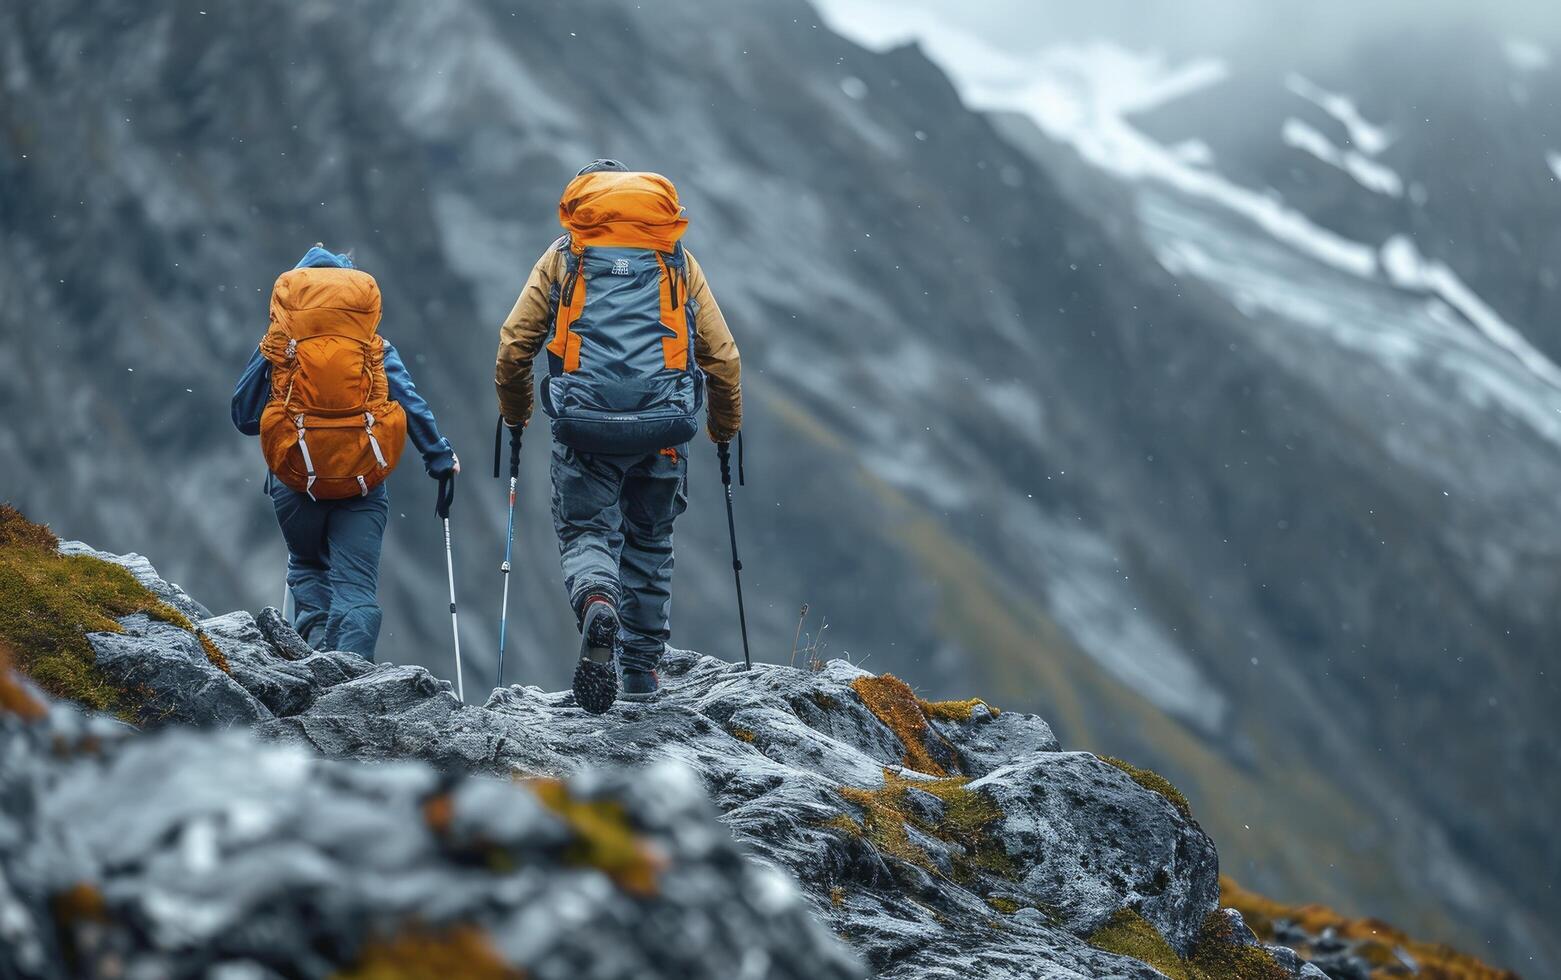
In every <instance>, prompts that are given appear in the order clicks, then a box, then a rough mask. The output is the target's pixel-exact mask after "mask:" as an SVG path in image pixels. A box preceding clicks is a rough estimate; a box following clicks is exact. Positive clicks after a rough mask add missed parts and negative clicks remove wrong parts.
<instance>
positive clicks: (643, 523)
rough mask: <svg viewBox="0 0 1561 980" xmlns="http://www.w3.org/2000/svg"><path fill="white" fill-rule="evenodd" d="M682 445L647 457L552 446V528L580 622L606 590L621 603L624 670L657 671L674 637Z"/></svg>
mask: <svg viewBox="0 0 1561 980" xmlns="http://www.w3.org/2000/svg"><path fill="white" fill-rule="evenodd" d="M687 477H688V460H687V458H686V456H685V454H684V452H683V449H682V447H679V448H678V449H677V450H676V451H675V452H673V451H670V450H662V451H660V452H654V453H647V454H645V455H643V456H609V455H605V454H602V453H581V452H576V451H575V450H573V449H570V448H568V447H566V446H562V445H559V444H558V443H554V444H553V527H554V529H555V530H556V531H557V532H558V553H559V558H560V561H561V563H562V565H563V568H564V588H565V589H567V590H568V592H569V602H570V604H571V605H572V606H573V607H574V610H575V617H576V620H577V621H578V619H579V616H580V614H581V605H582V604H583V603H584V602H585V600H586V598H587V597H588V596H590V595H591V594H592V593H601V594H603V595H606V596H607V597H608V598H610V599H612V600H613V601H614V602H616V603H617V605H618V616H619V620H620V622H621V623H622V628H621V630H620V632H619V637H618V638H619V641H620V643H621V644H622V647H623V656H622V661H623V666H624V667H626V668H630V669H635V670H651V669H653V668H654V667H655V666H656V662H657V661H658V660H659V659H660V657H661V652H662V650H663V649H665V647H666V644H667V640H668V639H669V638H670V637H671V636H672V631H671V629H670V627H669V625H668V623H669V617H670V616H671V612H672V522H673V521H675V520H676V519H677V516H678V515H679V514H681V513H683V511H684V510H685V509H686V508H687V507H688V497H687V494H686V490H687Z"/></svg>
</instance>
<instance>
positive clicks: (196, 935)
mask: <svg viewBox="0 0 1561 980" xmlns="http://www.w3.org/2000/svg"><path fill="white" fill-rule="evenodd" d="M54 743H55V739H54V733H53V732H52V731H51V730H50V729H49V726H48V723H47V722H45V723H41V724H38V725H33V726H23V725H21V724H20V723H19V722H17V721H16V720H14V719H7V718H0V746H3V747H4V749H3V755H0V759H3V762H0V780H3V782H0V789H3V790H4V792H3V794H0V799H3V800H5V804H4V808H3V809H0V935H3V936H4V938H5V939H6V942H5V943H4V944H3V945H0V976H7V977H13V976H14V977H28V978H56V977H59V978H63V977H66V976H72V977H98V976H101V977H107V976H129V977H137V976H203V975H204V976H217V977H224V978H230V980H247V978H251V977H255V978H267V977H272V976H278V975H282V976H323V975H327V974H330V973H334V972H339V971H342V970H345V969H349V968H351V967H352V966H353V965H354V964H355V963H357V962H358V961H359V958H360V957H361V956H362V955H363V953H364V951H365V949H366V947H367V944H369V943H371V942H373V941H374V937H396V936H403V937H410V938H411V939H412V940H413V941H417V942H421V943H428V942H437V941H440V940H441V939H447V938H448V937H449V936H451V935H461V933H459V932H452V930H467V932H466V933H465V935H467V936H469V937H471V939H470V941H471V942H473V943H475V944H477V945H479V946H481V947H484V948H486V950H487V951H488V952H487V953H486V955H488V956H491V957H493V958H495V959H497V960H500V961H502V962H503V963H505V964H506V965H507V966H509V967H511V968H514V969H516V970H519V971H523V972H524V975H526V976H529V977H537V978H544V980H545V978H559V980H562V978H574V977H581V978H602V980H606V978H614V977H622V976H641V977H663V976H666V977H671V976H677V977H691V978H710V980H716V978H728V977H732V976H735V975H740V974H741V972H742V971H743V970H744V969H747V970H750V971H755V972H752V975H754V976H766V977H778V978H795V980H837V978H838V980H846V978H860V977H862V976H863V975H864V970H863V968H862V967H861V966H860V965H858V964H857V963H856V961H855V960H854V959H853V958H852V957H851V956H850V954H849V953H847V952H846V951H845V950H844V949H843V947H841V946H840V945H839V944H838V943H837V942H836V941H835V940H834V939H833V938H832V937H831V936H830V935H829V934H828V932H827V931H826V930H825V929H824V928H823V927H822V926H821V925H819V924H818V923H817V922H816V921H814V919H813V918H812V916H811V915H810V914H809V912H808V909H807V905H806V903H805V902H804V900H803V898H802V896H801V895H800V894H799V893H798V892H797V890H796V888H795V887H794V886H793V885H791V884H790V883H789V882H788V881H787V880H786V879H785V878H783V877H782V876H780V875H779V874H777V873H776V872H775V871H773V870H771V869H766V868H763V867H760V866H757V865H755V864H753V863H752V862H750V861H748V860H747V859H746V858H745V857H744V856H743V854H742V852H741V851H740V850H739V848H738V847H737V846H736V845H735V844H734V843H733V842H732V840H731V838H730V837H729V836H728V835H727V834H725V833H724V832H722V831H720V829H719V825H718V824H716V823H715V822H714V821H713V820H712V819H711V816H710V813H709V809H708V804H707V803H706V802H705V801H704V799H703V794H702V792H701V790H700V786H699V783H698V781H697V780H695V779H693V778H692V777H691V776H690V775H689V774H688V773H687V772H686V770H684V769H682V768H680V767H678V766H677V765H676V764H673V763H668V764H664V765H661V766H657V767H653V768H651V769H648V770H645V771H642V772H639V773H636V774H632V775H610V774H596V775H591V776H581V777H579V778H577V779H575V780H572V781H570V782H569V783H566V784H562V785H561V787H560V788H559V789H558V790H557V791H556V792H561V793H562V794H564V798H565V801H566V809H565V810H564V811H562V812H563V813H567V812H569V808H580V809H583V810H584V811H588V812H589V813H590V814H591V816H590V818H589V819H587V820H578V819H572V818H570V817H568V816H565V815H561V812H560V811H557V810H555V809H553V808H552V807H551V806H549V805H546V804H544V802H543V801H542V800H541V799H540V798H539V796H538V795H537V794H536V793H535V792H534V791H533V790H531V789H529V788H527V787H525V786H521V785H518V784H515V783H513V782H508V781H497V780H491V779H486V778H480V777H449V776H442V775H440V774H439V773H437V772H435V771H434V770H432V769H431V768H429V767H427V766H426V765H423V764H420V763H402V764H393V765H379V766H374V767H368V766H364V765H362V764H359V763H343V762H334V761H328V760H322V759H320V758H319V757H318V756H317V755H315V754H314V753H310V752H305V751H301V750H298V749H293V748H287V747H282V746H276V745H267V744H265V743H263V742H261V741H258V740H256V739H255V738H254V737H253V736H251V735H248V734H244V733H238V732H229V733H225V734H220V735H213V734H197V733H194V732H189V731H177V730H167V731H164V732H161V733H158V734H148V735H144V736H141V737H137V738H133V739H129V740H126V741H123V742H121V743H118V744H117V745H115V746H114V747H112V748H111V749H109V750H107V751H102V752H99V753H96V754H70V753H61V752H59V751H58V749H57V747H56V746H55V744H54ZM593 842H594V843H593ZM84 882H85V883H90V884H89V886H88V888H87V890H86V891H85V892H82V891H81V890H80V885H81V883H84ZM72 889H77V891H75V892H72ZM62 894H82V895H85V899H78V900H76V901H75V902H72V903H66V904H63V905H62V904H61V903H60V902H59V900H58V898H57V897H58V896H60V895H62ZM62 909H64V910H66V911H60V910H62ZM71 909H81V911H76V912H72V911H69V910H71ZM51 910H52V911H51ZM67 948H68V949H69V950H70V951H71V955H70V957H69V958H68V959H67V957H66V955H65V949H67ZM462 949H463V952H465V953H467V954H470V953H471V949H470V947H462ZM67 964H68V965H67Z"/></svg>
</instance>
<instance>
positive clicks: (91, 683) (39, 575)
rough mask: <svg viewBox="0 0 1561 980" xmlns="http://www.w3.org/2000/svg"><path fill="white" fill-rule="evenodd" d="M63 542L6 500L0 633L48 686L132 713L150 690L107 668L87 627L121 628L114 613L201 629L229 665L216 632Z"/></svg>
mask: <svg viewBox="0 0 1561 980" xmlns="http://www.w3.org/2000/svg"><path fill="white" fill-rule="evenodd" d="M58 546H59V540H58V539H57V538H56V537H55V536H54V534H53V532H51V531H50V530H49V529H48V528H46V527H44V526H42V525H39V524H33V523H31V522H30V521H28V520H27V519H26V518H25V517H23V516H22V515H21V513H20V512H19V511H17V510H16V508H14V507H12V506H10V505H9V504H7V505H0V640H3V641H5V642H6V643H8V644H9V645H10V647H11V649H12V651H13V655H14V656H15V658H16V666H17V667H18V668H19V669H20V670H21V671H22V672H23V673H25V674H26V675H27V676H29V677H31V678H32V679H33V681H34V683H36V684H37V685H38V686H39V687H41V688H43V690H44V691H46V692H48V693H49V694H51V695H53V696H55V697H57V698H63V699H68V700H71V701H76V702H79V703H81V704H83V705H86V706H87V707H89V708H93V709H95V710H97V711H106V712H113V713H115V714H118V715H119V716H120V717H122V718H125V719H127V720H134V719H135V718H136V716H137V714H138V711H137V709H138V708H139V707H140V705H141V704H142V702H143V701H144V693H143V692H140V691H134V690H125V689H122V688H120V687H118V686H116V685H115V684H113V683H111V682H110V681H109V680H108V679H107V678H106V677H104V676H103V674H102V672H100V671H99V670H98V668H97V655H96V654H95V653H94V652H93V649H92V644H91V643H90V642H89V641H88V640H87V634H88V633H119V632H123V629H122V627H120V625H119V623H118V622H116V620H118V619H119V618H120V617H123V616H129V615H132V614H135V613H145V614H146V615H148V616H151V617H152V618H154V619H159V620H162V621H163V622H166V623H170V624H172V625H174V626H177V627H179V628H180V629H184V630H188V631H190V632H191V633H196V634H197V635H199V636H200V637H201V646H202V648H203V649H204V650H205V651H206V657H207V659H209V660H210V661H211V662H212V663H213V664H214V665H216V666H217V667H218V668H220V669H222V670H224V671H226V670H227V660H226V658H225V657H223V656H222V651H220V650H218V649H217V647H216V645H215V644H213V643H212V642H211V640H210V638H209V637H206V636H204V635H201V634H200V633H199V631H198V630H197V629H196V627H195V624H193V623H191V622H190V620H189V619H188V618H187V617H185V616H184V615H183V614H182V613H180V612H179V611H178V610H176V609H174V608H173V607H172V606H170V605H168V604H167V603H165V602H163V601H161V600H160V599H158V598H157V596H156V595H154V594H153V593H152V591H151V590H150V589H148V588H146V586H144V585H142V584H141V583H140V582H137V581H136V579H135V576H133V575H131V574H130V572H128V571H127V570H125V569H124V568H122V567H120V566H119V565H115V564H113V563H112V562H107V561H103V560H102V559H100V558H94V557H91V556H90V555H62V554H60V553H59V552H58V551H57V550H56V549H57V548H58Z"/></svg>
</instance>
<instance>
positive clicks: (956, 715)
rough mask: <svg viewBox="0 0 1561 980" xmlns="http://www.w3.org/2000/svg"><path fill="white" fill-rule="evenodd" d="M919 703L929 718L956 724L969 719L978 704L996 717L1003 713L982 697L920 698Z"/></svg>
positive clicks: (923, 712)
mask: <svg viewBox="0 0 1561 980" xmlns="http://www.w3.org/2000/svg"><path fill="white" fill-rule="evenodd" d="M917 703H918V704H920V705H921V711H922V714H924V715H926V716H927V717H928V718H933V719H936V720H938V721H951V722H954V723H955V724H964V723H965V722H967V721H969V720H970V718H971V715H973V714H974V713H975V710H976V705H978V704H979V705H982V706H983V707H985V708H986V710H987V711H988V712H989V713H990V714H991V715H992V717H994V718H996V717H997V716H998V715H1000V714H1002V713H1003V712H1002V709H1000V708H994V707H993V706H992V705H990V704H987V703H986V702H985V701H983V700H981V699H980V698H966V699H965V700H963V701H922V700H921V699H919V698H918V699H917Z"/></svg>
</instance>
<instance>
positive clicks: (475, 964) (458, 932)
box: [334, 925, 525, 980]
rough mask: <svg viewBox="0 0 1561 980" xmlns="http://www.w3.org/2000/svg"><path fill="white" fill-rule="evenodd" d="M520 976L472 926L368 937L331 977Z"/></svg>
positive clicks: (479, 979)
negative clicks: (349, 962) (350, 960)
mask: <svg viewBox="0 0 1561 980" xmlns="http://www.w3.org/2000/svg"><path fill="white" fill-rule="evenodd" d="M451 977H461V978H463V980H523V978H524V977H525V972H524V971H523V970H520V969H517V968H516V967H513V966H510V965H509V964H508V963H506V962H504V958H503V957H502V956H500V955H499V952H498V950H496V949H495V948H494V947H493V942H492V940H490V939H489V938H488V936H487V934H486V933H484V932H483V931H482V930H481V929H479V928H477V927H476V926H472V925H458V926H451V927H449V928H446V929H441V930H437V931H430V930H424V929H410V930H408V931H407V932H404V933H402V934H400V935H397V936H392V937H390V938H387V939H375V940H370V941H369V942H368V943H366V944H365V945H364V946H363V949H362V950H361V951H360V952H359V953H358V960H357V962H356V963H355V964H353V965H352V966H351V967H349V968H348V969H346V970H342V971H340V972H338V973H336V974H335V975H334V980H449V978H451Z"/></svg>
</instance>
